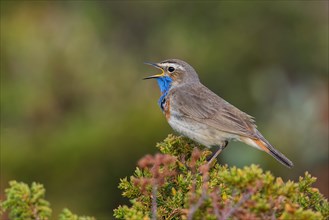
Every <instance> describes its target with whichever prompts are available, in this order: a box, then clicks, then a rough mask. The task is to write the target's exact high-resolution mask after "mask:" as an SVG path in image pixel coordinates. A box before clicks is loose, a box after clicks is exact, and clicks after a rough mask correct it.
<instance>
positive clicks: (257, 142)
mask: <svg viewBox="0 0 329 220" xmlns="http://www.w3.org/2000/svg"><path fill="white" fill-rule="evenodd" d="M257 133H258V134H257V136H256V137H255V138H245V139H244V140H243V141H244V142H245V143H246V144H249V145H251V146H253V147H256V148H258V149H260V150H262V151H265V152H266V153H268V154H269V155H271V156H272V157H274V158H275V159H276V160H277V161H279V162H280V163H282V164H283V165H285V166H287V167H289V168H292V167H293V166H294V164H293V163H292V162H291V161H290V160H289V159H288V158H287V157H286V156H284V155H283V154H282V153H281V152H280V151H278V150H277V149H275V148H274V147H273V146H272V145H271V144H270V143H269V142H268V141H267V140H266V139H265V138H264V137H263V136H262V135H261V134H260V133H259V132H257Z"/></svg>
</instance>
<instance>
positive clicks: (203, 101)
mask: <svg viewBox="0 0 329 220" xmlns="http://www.w3.org/2000/svg"><path fill="white" fill-rule="evenodd" d="M171 96H172V98H173V99H174V100H175V101H174V102H173V101H172V102H171V105H172V107H174V108H175V109H178V112H179V113H180V114H181V115H180V116H181V117H188V118H190V119H192V120H195V121H197V122H200V123H204V124H207V125H209V126H211V127H213V128H215V129H217V130H220V131H224V132H227V133H232V134H237V135H241V136H245V137H254V136H255V131H256V125H255V123H254V120H253V118H252V117H251V116H250V115H248V114H246V113H244V112H242V111H240V110H239V109H238V108H236V107H234V106H233V105H231V104H230V103H228V102H226V101H225V100H224V99H222V98H220V97H219V96H217V95H216V94H215V93H213V92H212V91H210V90H209V89H208V88H207V87H205V86H203V85H202V84H194V85H189V86H181V87H179V88H177V89H174V88H173V89H172V91H171ZM173 105H175V106H173Z"/></svg>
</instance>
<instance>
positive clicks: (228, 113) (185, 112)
mask: <svg viewBox="0 0 329 220" xmlns="http://www.w3.org/2000/svg"><path fill="white" fill-rule="evenodd" d="M145 64H148V65H152V66H154V67H156V68H158V69H160V70H161V71H162V73H160V74H156V75H153V76H149V77H146V78H144V79H156V80H157V82H158V85H159V88H160V91H161V97H160V99H159V101H158V104H159V106H160V108H161V110H162V112H163V113H164V115H165V117H166V119H167V121H168V123H169V125H170V126H171V127H172V128H173V129H174V130H175V131H177V132H178V133H180V134H181V135H183V136H186V137H188V138H190V139H192V140H194V141H196V142H198V143H200V144H201V145H204V146H206V147H208V148H211V147H218V148H219V149H218V150H217V152H216V153H215V154H214V156H213V158H212V160H213V159H214V158H216V157H217V156H218V154H219V153H220V152H221V151H222V150H223V149H224V148H225V147H226V145H227V144H228V142H229V141H232V140H236V141H241V142H243V143H246V144H247V145H250V146H252V147H255V148H257V149H259V150H262V151H265V152H266V153H268V154H270V155H271V156H273V157H274V158H275V159H276V160H278V161H279V162H280V163H282V164H283V165H285V166H287V167H289V168H291V167H293V163H292V162H291V161H290V160H289V159H288V158H287V157H286V156H284V155H283V154H282V153H281V152H279V151H278V150H277V149H275V148H274V147H273V146H272V145H271V144H270V143H269V142H268V141H267V140H266V139H265V138H264V137H263V135H262V134H261V133H260V132H259V131H258V130H257V128H256V127H257V126H256V124H255V121H254V119H253V117H252V116H250V115H248V114H246V113H244V112H242V111H241V110H239V109H238V108H236V107H234V106H233V105H231V104H230V103H228V102H227V101H225V100H224V99H222V98H221V97H219V96H218V95H216V94H215V93H214V92H212V91H211V90H210V89H208V88H207V87H206V86H204V85H203V84H201V82H200V80H199V77H198V74H197V73H196V71H195V70H194V69H193V67H192V66H191V65H189V64H188V63H186V62H185V61H182V60H179V59H169V60H165V61H162V62H159V63H145Z"/></svg>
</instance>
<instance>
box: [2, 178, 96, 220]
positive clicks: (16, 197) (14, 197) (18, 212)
mask: <svg viewBox="0 0 329 220" xmlns="http://www.w3.org/2000/svg"><path fill="white" fill-rule="evenodd" d="M9 186H10V187H9V188H8V189H6V190H5V193H6V200H5V201H3V202H2V203H1V211H0V214H2V215H3V214H4V212H5V211H8V214H9V217H10V219H11V220H48V219H53V218H51V213H52V210H51V208H50V203H49V202H48V201H46V200H45V199H44V198H45V192H46V191H45V189H44V187H43V185H41V184H39V183H32V185H31V187H29V186H28V185H27V184H25V183H22V182H20V183H19V182H16V181H11V182H9ZM1 219H3V218H1ZM58 219H59V220H95V218H93V217H86V216H82V217H79V216H77V215H74V214H73V213H71V212H70V211H69V210H68V209H64V210H63V211H62V213H61V214H60V215H59V217H58Z"/></svg>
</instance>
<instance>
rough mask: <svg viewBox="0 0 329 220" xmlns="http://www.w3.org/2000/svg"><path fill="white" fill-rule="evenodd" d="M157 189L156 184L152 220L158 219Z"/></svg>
mask: <svg viewBox="0 0 329 220" xmlns="http://www.w3.org/2000/svg"><path fill="white" fill-rule="evenodd" d="M157 189H158V186H157V185H156V184H154V185H153V186H152V220H156V219H157Z"/></svg>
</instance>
